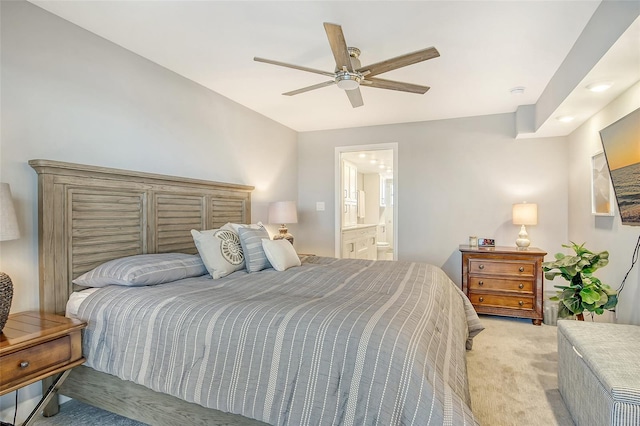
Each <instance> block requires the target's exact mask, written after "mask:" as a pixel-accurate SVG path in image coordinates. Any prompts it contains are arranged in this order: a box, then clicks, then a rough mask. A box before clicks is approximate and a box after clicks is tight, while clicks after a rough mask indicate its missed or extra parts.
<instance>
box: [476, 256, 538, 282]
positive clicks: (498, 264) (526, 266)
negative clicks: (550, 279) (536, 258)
mask: <svg viewBox="0 0 640 426" xmlns="http://www.w3.org/2000/svg"><path fill="white" fill-rule="evenodd" d="M535 272H536V264H535V263H534V262H527V261H524V260H523V261H505V260H501V261H493V260H488V259H470V260H469V274H483V275H514V276H520V277H532V278H533V276H534V275H535Z"/></svg>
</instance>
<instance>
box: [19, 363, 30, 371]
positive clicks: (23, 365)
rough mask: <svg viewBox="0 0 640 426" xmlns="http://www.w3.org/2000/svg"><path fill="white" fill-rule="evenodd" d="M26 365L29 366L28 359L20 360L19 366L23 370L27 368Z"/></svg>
mask: <svg viewBox="0 0 640 426" xmlns="http://www.w3.org/2000/svg"><path fill="white" fill-rule="evenodd" d="M28 366H29V361H22V362H21V363H20V368H22V369H23V370H24V369H25V368H27V367H28Z"/></svg>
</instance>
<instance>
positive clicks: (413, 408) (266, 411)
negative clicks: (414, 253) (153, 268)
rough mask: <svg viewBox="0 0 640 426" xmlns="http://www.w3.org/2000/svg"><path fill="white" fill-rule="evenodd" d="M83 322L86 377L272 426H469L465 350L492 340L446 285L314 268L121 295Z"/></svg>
mask: <svg viewBox="0 0 640 426" xmlns="http://www.w3.org/2000/svg"><path fill="white" fill-rule="evenodd" d="M78 317H79V318H81V319H84V320H86V321H88V324H89V325H88V328H87V329H86V331H85V334H84V338H83V350H84V354H85V357H86V358H87V365H88V366H89V367H92V368H94V369H96V370H99V371H102V372H105V373H109V374H112V375H115V376H118V377H120V378H121V379H125V380H130V381H133V382H135V383H138V384H141V385H144V386H146V387H149V388H151V389H154V390H156V391H159V392H164V393H167V394H170V395H173V396H176V397H179V398H181V399H184V400H187V401H190V402H195V403H198V404H201V405H203V406H205V407H210V408H215V409H218V410H222V411H225V412H231V413H236V414H241V415H243V416H246V417H250V418H253V419H258V420H262V421H264V422H266V423H269V424H273V425H296V426H297V425H307V424H308V425H337V424H340V425H374V424H379V425H465V424H475V423H476V421H475V420H474V417H473V414H472V412H471V409H470V407H469V404H470V401H469V392H468V383H467V374H466V361H465V343H467V344H469V343H470V342H467V340H468V339H470V338H471V337H473V336H474V335H475V334H477V333H478V332H480V331H481V330H482V328H483V327H482V325H481V324H480V322H479V320H478V317H477V316H476V314H475V311H474V310H473V307H472V306H471V304H470V303H469V302H468V300H467V299H466V297H464V295H463V294H462V292H461V291H460V290H459V289H458V288H457V287H456V286H455V284H453V283H452V282H451V280H450V279H449V278H448V277H447V276H446V275H445V274H444V272H443V271H442V270H441V269H440V268H437V267H435V266H431V265H427V264H422V263H410V262H372V261H365V260H348V259H340V260H338V259H333V258H322V257H310V258H308V259H307V260H306V261H305V262H304V263H303V264H302V266H300V267H296V268H291V269H289V270H287V271H284V272H276V271H274V270H264V271H261V272H254V273H251V274H248V273H246V272H244V271H239V272H235V273H233V274H231V275H230V276H228V277H225V278H222V279H219V280H211V279H209V278H205V277H200V278H190V279H185V280H181V281H176V282H174V283H168V284H162V285H156V286H150V287H120V286H109V287H105V288H103V289H101V290H100V291H97V292H95V293H93V294H92V295H90V296H88V297H87V299H86V300H85V301H84V302H83V303H82V305H81V306H80V309H79V312H78Z"/></svg>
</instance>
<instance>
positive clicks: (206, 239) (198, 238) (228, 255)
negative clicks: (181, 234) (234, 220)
mask: <svg viewBox="0 0 640 426" xmlns="http://www.w3.org/2000/svg"><path fill="white" fill-rule="evenodd" d="M191 236H192V237H193V241H194V242H195V244H196V248H197V249H198V253H199V254H200V257H201V258H202V262H203V263H204V266H206V268H207V271H209V274H211V277H212V278H213V279H214V280H215V279H218V278H222V277H224V276H227V275H229V274H230V273H232V272H235V271H238V270H240V269H243V268H244V264H245V263H244V255H243V253H242V246H241V245H240V238H239V237H238V234H236V233H235V232H233V231H232V230H229V229H210V230H207V231H196V230H195V229H192V230H191Z"/></svg>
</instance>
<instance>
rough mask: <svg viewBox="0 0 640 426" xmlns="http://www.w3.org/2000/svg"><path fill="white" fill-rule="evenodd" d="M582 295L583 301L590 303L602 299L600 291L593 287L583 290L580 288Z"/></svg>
mask: <svg viewBox="0 0 640 426" xmlns="http://www.w3.org/2000/svg"><path fill="white" fill-rule="evenodd" d="M580 296H581V297H582V301H583V302H584V303H587V304H589V305H592V304H594V303H596V302H597V301H598V300H600V293H598V292H597V291H596V290H594V289H592V288H583V289H582V290H580Z"/></svg>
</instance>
